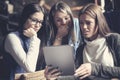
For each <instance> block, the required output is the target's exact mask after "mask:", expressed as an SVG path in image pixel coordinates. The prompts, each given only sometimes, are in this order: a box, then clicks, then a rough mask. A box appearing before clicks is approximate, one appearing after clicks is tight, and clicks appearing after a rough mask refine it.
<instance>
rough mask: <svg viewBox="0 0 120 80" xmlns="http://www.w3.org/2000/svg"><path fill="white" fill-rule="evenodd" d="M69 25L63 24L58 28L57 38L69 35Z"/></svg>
mask: <svg viewBox="0 0 120 80" xmlns="http://www.w3.org/2000/svg"><path fill="white" fill-rule="evenodd" d="M68 32H69V27H68V26H62V27H59V28H58V31H57V35H56V38H61V39H62V38H63V37H65V36H66V35H68Z"/></svg>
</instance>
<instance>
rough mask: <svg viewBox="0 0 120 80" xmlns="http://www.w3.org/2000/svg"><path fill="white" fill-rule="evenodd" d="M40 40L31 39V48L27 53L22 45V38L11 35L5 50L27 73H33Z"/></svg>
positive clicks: (6, 42) (8, 37) (34, 37)
mask: <svg viewBox="0 0 120 80" xmlns="http://www.w3.org/2000/svg"><path fill="white" fill-rule="evenodd" d="M39 45H40V40H39V39H38V38H37V36H33V37H31V38H30V46H29V49H28V52H27V53H26V52H25V51H24V49H23V47H22V45H21V41H20V38H19V37H18V36H17V35H16V34H14V33H11V34H9V35H8V36H7V38H6V40H5V50H6V51H7V52H8V53H10V54H11V55H12V56H13V58H14V59H15V61H16V62H17V63H18V64H19V65H20V66H21V67H23V68H24V69H25V70H26V71H27V72H33V71H35V68H36V63H37V58H38V53H39Z"/></svg>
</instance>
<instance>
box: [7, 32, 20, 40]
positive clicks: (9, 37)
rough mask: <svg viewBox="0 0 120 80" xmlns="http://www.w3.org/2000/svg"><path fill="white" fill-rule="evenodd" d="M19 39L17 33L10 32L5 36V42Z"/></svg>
mask: <svg viewBox="0 0 120 80" xmlns="http://www.w3.org/2000/svg"><path fill="white" fill-rule="evenodd" d="M16 39H19V33H18V32H11V33H9V34H8V35H7V36H6V40H13V41H15V40H16Z"/></svg>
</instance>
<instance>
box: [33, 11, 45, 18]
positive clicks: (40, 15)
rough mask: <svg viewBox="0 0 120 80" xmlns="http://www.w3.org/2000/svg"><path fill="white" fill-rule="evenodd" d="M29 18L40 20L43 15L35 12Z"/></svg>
mask: <svg viewBox="0 0 120 80" xmlns="http://www.w3.org/2000/svg"><path fill="white" fill-rule="evenodd" d="M31 17H32V18H36V19H40V20H41V19H43V18H44V14H43V13H42V12H35V13H34V14H33V15H31Z"/></svg>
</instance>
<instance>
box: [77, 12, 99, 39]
mask: <svg viewBox="0 0 120 80" xmlns="http://www.w3.org/2000/svg"><path fill="white" fill-rule="evenodd" d="M79 20H80V28H81V30H82V34H83V36H84V38H86V39H87V40H94V39H96V38H97V35H98V26H97V25H96V21H95V19H93V18H92V17H91V16H89V15H87V14H82V15H81V16H80V17H79Z"/></svg>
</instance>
